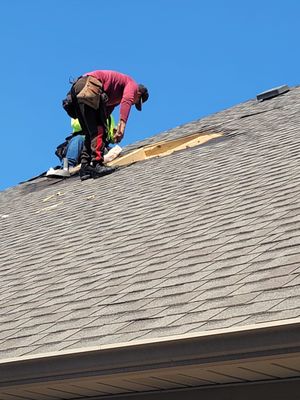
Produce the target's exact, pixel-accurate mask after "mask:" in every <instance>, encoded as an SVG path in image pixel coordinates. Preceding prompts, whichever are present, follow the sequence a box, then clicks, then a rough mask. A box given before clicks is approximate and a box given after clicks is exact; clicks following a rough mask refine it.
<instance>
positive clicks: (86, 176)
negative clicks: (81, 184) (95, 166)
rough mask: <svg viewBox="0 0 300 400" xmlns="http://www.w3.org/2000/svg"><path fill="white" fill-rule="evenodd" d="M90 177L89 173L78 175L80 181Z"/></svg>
mask: <svg viewBox="0 0 300 400" xmlns="http://www.w3.org/2000/svg"><path fill="white" fill-rule="evenodd" d="M90 178H91V175H90V174H86V175H82V176H81V177H80V180H81V181H86V180H87V179H90Z"/></svg>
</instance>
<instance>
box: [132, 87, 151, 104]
mask: <svg viewBox="0 0 300 400" xmlns="http://www.w3.org/2000/svg"><path fill="white" fill-rule="evenodd" d="M148 98H149V93H148V89H147V88H146V86H144V85H142V84H139V89H138V100H137V101H136V102H135V107H136V109H137V110H139V111H142V104H143V103H145V101H147V100H148Z"/></svg>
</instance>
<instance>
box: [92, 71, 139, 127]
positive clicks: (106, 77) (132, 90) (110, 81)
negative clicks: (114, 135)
mask: <svg viewBox="0 0 300 400" xmlns="http://www.w3.org/2000/svg"><path fill="white" fill-rule="evenodd" d="M85 75H91V76H93V77H94V78H96V79H98V80H99V81H101V82H102V84H103V89H104V90H105V92H106V94H107V96H108V102H107V103H106V108H107V112H108V114H111V113H112V111H113V109H114V108H115V106H117V105H119V104H120V119H122V120H123V121H125V122H127V119H128V116H129V113H130V109H131V106H132V105H133V104H134V103H135V101H136V100H137V92H138V84H137V83H136V82H135V81H134V80H133V79H132V78H131V77H130V76H128V75H124V74H121V73H120V72H116V71H108V70H96V71H92V72H87V73H86V74H85Z"/></svg>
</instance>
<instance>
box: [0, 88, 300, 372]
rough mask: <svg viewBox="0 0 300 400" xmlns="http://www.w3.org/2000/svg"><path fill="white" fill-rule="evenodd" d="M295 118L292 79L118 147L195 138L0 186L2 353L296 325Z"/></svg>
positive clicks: (298, 214) (299, 193) (299, 176)
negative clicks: (86, 174)
mask: <svg viewBox="0 0 300 400" xmlns="http://www.w3.org/2000/svg"><path fill="white" fill-rule="evenodd" d="M199 107H200V106H199ZM299 126H300V88H299V87H294V88H292V89H291V90H290V91H289V92H287V93H285V94H283V95H281V96H278V97H276V98H273V99H270V100H267V101H264V102H258V101H256V100H250V101H247V102H245V103H242V104H240V105H237V106H235V107H232V108H230V109H228V110H225V111H222V112H219V113H216V114H214V115H211V116H208V117H206V118H203V119H200V120H197V121H194V122H191V123H189V124H185V125H182V126H179V127H176V128H174V129H171V130H168V131H166V132H163V133H162V134H159V135H155V136H153V137H151V138H149V139H147V140H145V141H141V142H138V143H135V144H134V145H131V146H128V147H127V149H126V150H127V151H130V150H132V149H136V148H138V147H140V146H144V145H148V144H152V143H155V142H157V141H161V140H170V139H175V138H179V137H182V136H184V135H191V134H194V133H207V132H211V133H213V132H215V133H222V134H223V136H222V137H220V138H217V139H213V140H211V141H209V142H207V143H206V144H204V145H201V146H198V147H193V148H191V149H186V150H183V151H179V152H176V153H173V154H172V155H169V156H166V157H163V158H151V159H149V160H146V161H143V162H139V163H135V164H133V165H130V166H128V167H126V168H122V169H120V170H118V171H117V172H115V173H114V174H112V175H109V176H106V177H103V178H101V179H97V180H87V181H84V182H80V180H79V178H78V177H73V178H70V179H67V180H64V181H56V180H52V181H49V180H48V179H45V178H43V179H41V180H37V181H32V182H27V183H23V184H20V185H18V186H16V187H14V188H10V189H8V190H6V191H4V192H1V193H0V219H1V225H0V234H1V242H0V259H1V268H0V289H1V290H0V324H1V325H0V326H1V328H0V361H1V360H2V362H3V363H4V364H5V362H6V360H10V361H11V360H20V359H21V357H31V358H34V357H41V356H43V355H45V354H49V353H55V354H56V355H57V354H59V353H60V352H62V353H63V352H66V351H67V352H72V351H78V350H79V349H80V351H82V350H84V349H90V348H92V347H93V346H98V347H99V346H106V345H109V346H117V347H118V344H121V343H127V344H129V345H130V343H135V342H136V341H137V340H141V341H147V343H149V342H151V341H159V340H160V338H164V337H171V338H172V337H175V336H176V335H188V334H192V335H193V334H195V333H201V334H203V333H205V332H207V333H208V334H209V332H212V331H216V330H219V329H221V330H222V329H223V330H224V329H225V330H226V329H230V331H231V332H233V331H235V330H239V329H240V328H243V329H244V328H247V327H253V326H257V327H259V326H260V324H262V325H261V326H266V324H269V323H279V321H283V323H284V321H295V322H297V323H298V322H299V319H297V318H298V317H299V316H300V307H299V306H300V295H299V289H300V267H299V260H300V235H299V226H300V203H299V199H300V185H299V181H300V156H299V144H300V136H299ZM50 183H51V184H50ZM279 325H280V323H279Z"/></svg>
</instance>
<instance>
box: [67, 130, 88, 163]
mask: <svg viewBox="0 0 300 400" xmlns="http://www.w3.org/2000/svg"><path fill="white" fill-rule="evenodd" d="M83 143H84V135H76V136H74V137H73V138H72V139H71V140H70V142H69V145H68V148H67V153H66V158H67V159H68V164H69V167H75V166H76V165H77V164H79V163H80V157H81V151H82V148H83ZM62 165H63V161H62Z"/></svg>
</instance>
